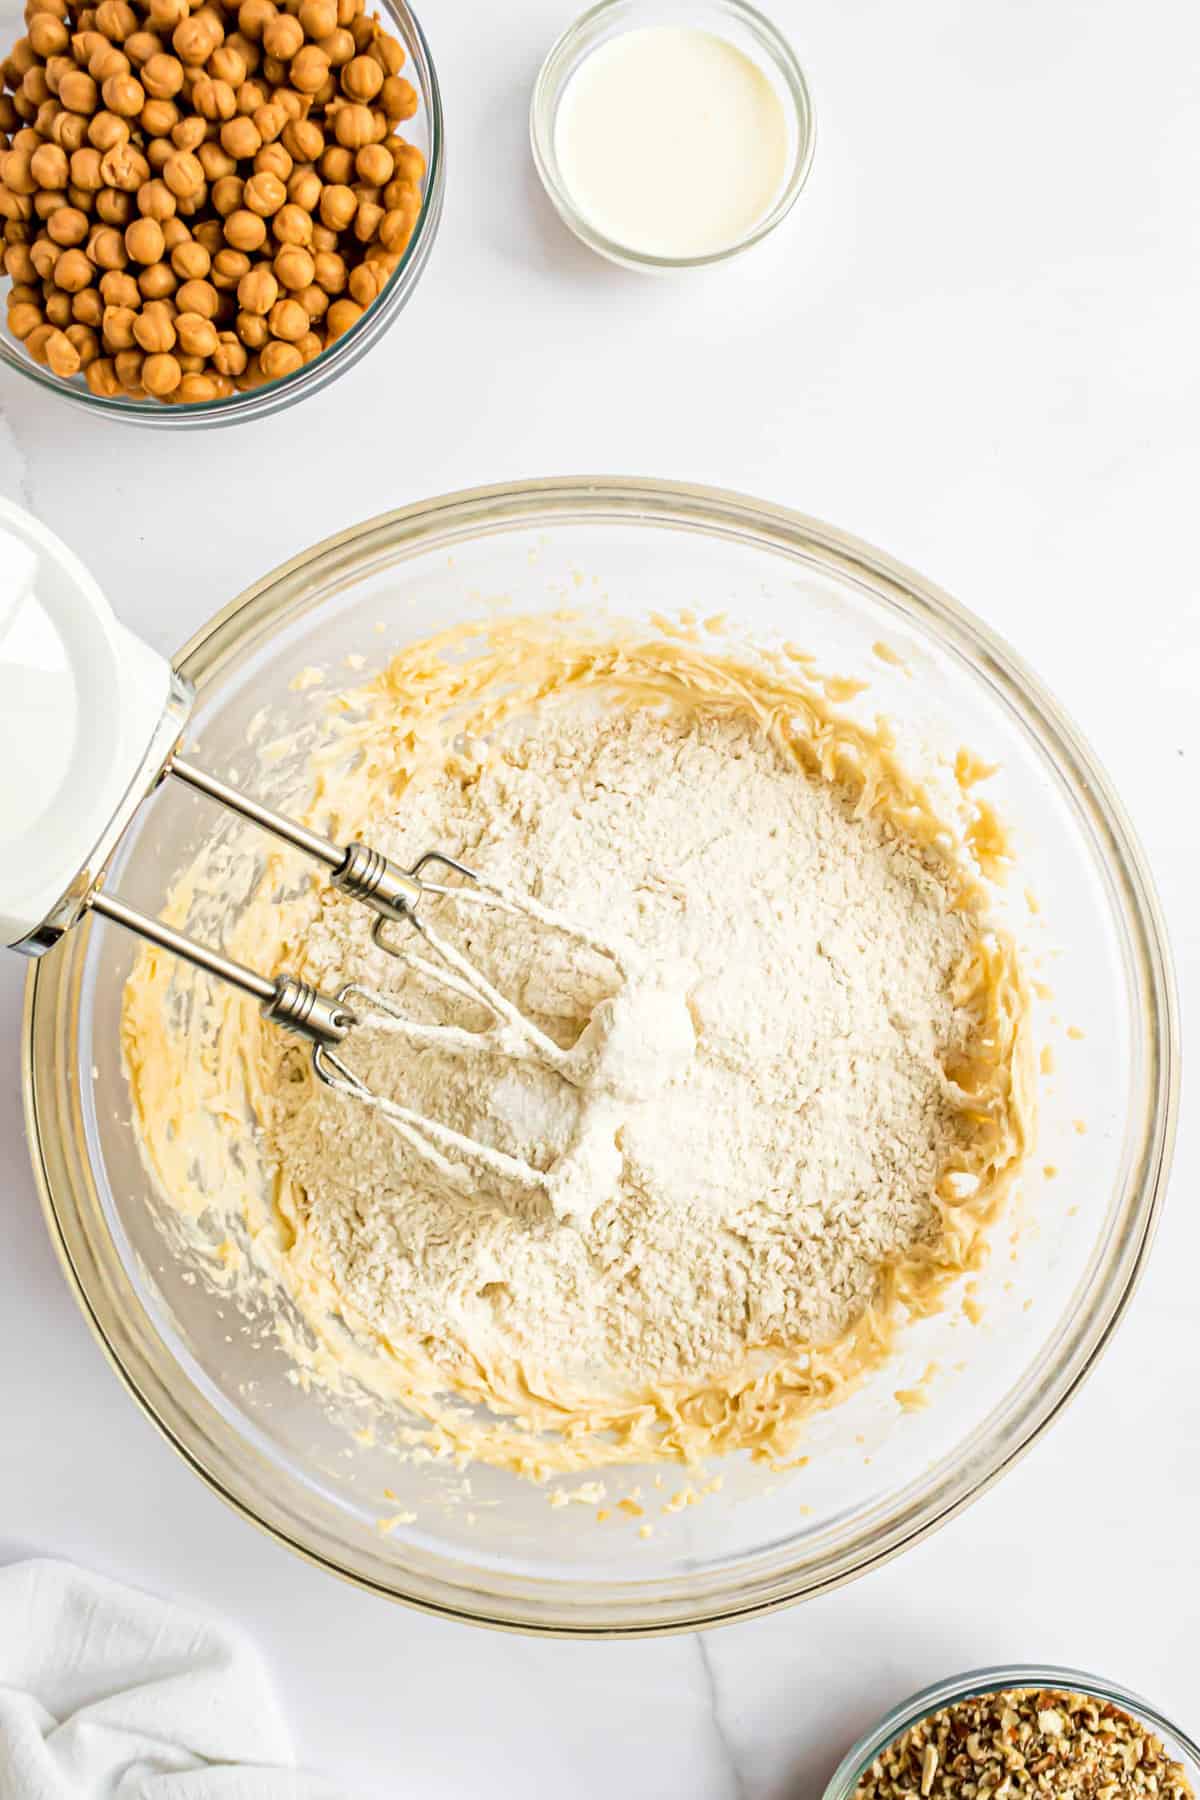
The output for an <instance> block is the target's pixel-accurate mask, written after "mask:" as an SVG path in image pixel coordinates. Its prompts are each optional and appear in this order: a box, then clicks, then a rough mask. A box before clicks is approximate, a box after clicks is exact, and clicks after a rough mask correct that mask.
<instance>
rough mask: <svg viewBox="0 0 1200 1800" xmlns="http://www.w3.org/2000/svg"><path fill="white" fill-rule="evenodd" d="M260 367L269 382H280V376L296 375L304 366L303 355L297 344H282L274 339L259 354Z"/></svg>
mask: <svg viewBox="0 0 1200 1800" xmlns="http://www.w3.org/2000/svg"><path fill="white" fill-rule="evenodd" d="M258 363H259V367H260V368H261V370H262V372H263V374H264V375H265V376H266V377H267V379H268V381H278V380H279V378H280V376H283V375H294V374H295V372H296V370H297V369H299V368H302V367H303V365H304V356H303V353H302V352H301V351H300V350H299V349H298V348H297V346H296V345H295V344H288V343H282V342H280V340H279V339H278V338H273V339H272V340H271V342H270V343H269V344H265V345H264V346H263V348H262V349H261V350H260V352H259V356H258Z"/></svg>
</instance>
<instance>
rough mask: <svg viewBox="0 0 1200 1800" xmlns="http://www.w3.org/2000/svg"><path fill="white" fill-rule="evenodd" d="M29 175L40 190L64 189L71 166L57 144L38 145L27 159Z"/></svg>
mask: <svg viewBox="0 0 1200 1800" xmlns="http://www.w3.org/2000/svg"><path fill="white" fill-rule="evenodd" d="M29 173H30V176H31V177H32V179H33V181H34V182H35V183H36V184H37V186H38V187H40V188H65V187H66V185H67V182H68V180H69V178H70V173H71V165H70V163H69V162H68V161H67V155H66V152H65V151H64V150H63V149H61V148H60V146H59V145H58V144H39V145H38V147H37V149H36V150H35V151H34V153H33V155H32V156H31V157H30V159H29Z"/></svg>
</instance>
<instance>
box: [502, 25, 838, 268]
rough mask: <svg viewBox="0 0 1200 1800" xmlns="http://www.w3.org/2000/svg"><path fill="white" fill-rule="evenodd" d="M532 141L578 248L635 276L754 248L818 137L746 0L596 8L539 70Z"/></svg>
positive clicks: (784, 206)
mask: <svg viewBox="0 0 1200 1800" xmlns="http://www.w3.org/2000/svg"><path fill="white" fill-rule="evenodd" d="M529 131H530V140H531V143H532V146H533V159H534V162H535V164H536V165H537V170H538V174H539V175H540V176H541V179H542V183H543V185H544V186H545V189H546V192H547V193H548V194H549V196H550V198H551V200H552V201H553V203H554V205H555V207H556V208H557V210H558V212H559V214H560V215H561V217H562V218H563V219H564V220H565V222H566V224H567V225H569V226H570V228H571V230H572V231H573V232H574V233H575V235H576V237H578V238H580V239H581V240H582V241H583V242H584V243H585V244H587V245H589V246H590V247H591V249H593V250H595V251H597V252H598V253H599V254H600V255H601V256H606V257H608V258H609V259H610V260H611V261H612V262H616V263H621V264H622V265H623V266H624V267H625V268H629V269H648V270H670V269H692V268H703V267H705V266H707V265H708V264H710V263H718V262H723V261H725V260H726V259H727V258H729V257H731V256H736V255H737V254H738V253H739V252H740V251H742V250H746V249H748V248H749V247H750V245H751V244H756V243H758V242H759V241H760V239H762V238H764V237H765V236H766V235H767V233H768V232H770V231H773V230H774V229H775V227H776V226H777V225H778V224H779V223H780V221H781V220H782V219H783V218H785V217H786V216H787V214H788V212H790V210H791V208H792V206H793V204H794V202H795V200H796V197H797V195H798V194H799V193H800V190H801V188H802V187H803V186H804V183H805V181H806V179H807V177H808V171H809V168H810V166H811V164H812V156H813V147H814V142H815V123H814V119H813V109H812V100H811V98H810V96H809V91H808V84H807V82H806V81H805V79H804V73H803V70H802V69H801V67H800V64H799V62H798V61H797V60H796V56H795V53H794V51H793V50H792V48H791V46H790V44H789V43H788V42H787V40H786V38H784V37H783V35H782V34H781V33H780V32H779V31H778V30H777V29H776V27H775V26H774V25H772V24H771V22H770V20H769V19H766V18H764V17H763V15H762V14H761V13H759V12H756V11H755V10H754V8H753V7H751V6H747V5H745V4H743V0H707V3H706V0H601V4H600V5H598V6H594V7H592V8H591V9H590V10H589V11H588V12H585V13H584V14H583V15H582V16H581V17H580V18H578V19H576V21H575V23H574V24H573V25H571V26H569V27H568V29H567V30H566V31H565V32H564V33H563V34H562V36H561V37H560V38H559V39H558V42H557V43H556V44H554V45H553V47H552V48H551V50H550V52H549V54H548V55H547V57H546V60H545V62H544V63H543V64H542V67H541V70H540V72H539V74H538V78H537V81H536V83H535V85H534V90H533V100H532V103H531V106H530V116H529Z"/></svg>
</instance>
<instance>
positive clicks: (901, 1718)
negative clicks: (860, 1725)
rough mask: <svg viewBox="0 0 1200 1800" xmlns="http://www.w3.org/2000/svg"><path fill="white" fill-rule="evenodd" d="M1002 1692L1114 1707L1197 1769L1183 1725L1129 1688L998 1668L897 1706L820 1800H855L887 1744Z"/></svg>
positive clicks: (1029, 1668)
mask: <svg viewBox="0 0 1200 1800" xmlns="http://www.w3.org/2000/svg"><path fill="white" fill-rule="evenodd" d="M1005 1688H1049V1689H1054V1690H1057V1691H1058V1692H1060V1693H1068V1694H1086V1695H1088V1697H1089V1698H1091V1699H1095V1700H1101V1701H1106V1702H1112V1703H1113V1704H1114V1705H1116V1706H1120V1707H1122V1708H1123V1709H1124V1711H1126V1712H1128V1713H1130V1714H1132V1715H1133V1716H1134V1717H1135V1718H1137V1719H1139V1720H1140V1721H1141V1722H1142V1723H1143V1724H1145V1725H1149V1726H1151V1728H1152V1729H1153V1730H1154V1731H1156V1732H1157V1733H1159V1735H1161V1736H1165V1737H1167V1738H1170V1739H1174V1741H1175V1742H1176V1743H1178V1744H1179V1745H1181V1746H1182V1748H1183V1750H1184V1753H1185V1754H1186V1755H1187V1756H1188V1757H1189V1758H1190V1759H1191V1761H1192V1762H1193V1763H1194V1764H1195V1766H1196V1768H1197V1769H1200V1744H1197V1742H1196V1741H1195V1739H1194V1738H1193V1737H1192V1736H1191V1735H1190V1733H1189V1732H1186V1731H1185V1730H1184V1729H1183V1727H1182V1726H1181V1725H1177V1724H1176V1723H1175V1721H1174V1720H1173V1719H1170V1718H1168V1717H1167V1715H1166V1714H1165V1713H1162V1712H1159V1710H1158V1708H1157V1707H1154V1706H1152V1705H1151V1704H1150V1702H1149V1701H1148V1700H1144V1699H1143V1698H1142V1696H1141V1695H1140V1694H1138V1693H1135V1692H1134V1691H1133V1690H1132V1689H1131V1688H1126V1687H1122V1686H1121V1684H1120V1683H1119V1682H1115V1681H1109V1680H1107V1679H1106V1678H1105V1677H1103V1676H1100V1675H1088V1674H1087V1673H1085V1671H1084V1670H1082V1669H1071V1668H1065V1667H1062V1666H1060V1665H1057V1664H1053V1663H998V1664H995V1665H993V1666H989V1667H986V1668H982V1669H969V1670H967V1671H966V1673H965V1674H962V1675H951V1676H947V1677H946V1678H945V1679H944V1680H942V1681H935V1682H933V1683H931V1685H930V1686H929V1687H926V1688H921V1689H920V1690H919V1691H918V1692H917V1693H915V1694H911V1695H910V1696H909V1697H908V1699H907V1700H901V1701H900V1702H899V1703H898V1704H897V1705H896V1706H893V1707H892V1708H891V1709H890V1710H889V1711H888V1712H886V1713H885V1714H884V1716H883V1718H882V1719H880V1720H879V1722H878V1724H877V1725H873V1726H872V1727H871V1729H870V1730H869V1731H867V1732H864V1733H863V1735H862V1737H860V1738H859V1740H858V1742H857V1743H856V1744H853V1745H852V1746H851V1748H850V1749H849V1750H848V1751H847V1752H846V1754H845V1756H844V1757H843V1758H842V1760H841V1762H840V1763H839V1764H838V1766H837V1768H836V1769H835V1770H834V1773H833V1775H832V1777H831V1779H830V1781H829V1784H828V1786H827V1787H826V1788H825V1791H824V1794H823V1796H822V1800H853V1795H854V1790H855V1789H856V1787H857V1786H858V1784H859V1782H860V1781H861V1780H862V1778H863V1776H864V1775H865V1774H866V1772H867V1770H868V1769H869V1768H870V1766H871V1764H872V1763H873V1762H874V1761H875V1758H876V1757H877V1756H878V1755H879V1754H880V1753H881V1752H882V1751H883V1750H886V1748H887V1747H888V1745H889V1744H891V1743H893V1742H894V1741H895V1740H896V1738H898V1737H901V1736H902V1735H903V1733H904V1732H906V1731H907V1730H909V1728H910V1727H911V1726H913V1725H915V1724H917V1722H918V1721H919V1720H920V1719H923V1718H926V1717H927V1716H928V1715H929V1714H930V1713H935V1712H939V1711H941V1709H942V1708H943V1707H946V1706H954V1705H956V1704H957V1703H958V1702H959V1701H960V1700H969V1699H971V1698H972V1697H973V1696H975V1695H980V1694H995V1693H999V1692H1001V1691H1002V1690H1003V1689H1005Z"/></svg>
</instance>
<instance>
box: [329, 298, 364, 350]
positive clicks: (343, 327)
mask: <svg viewBox="0 0 1200 1800" xmlns="http://www.w3.org/2000/svg"><path fill="white" fill-rule="evenodd" d="M365 310H366V309H365V308H364V307H361V306H359V304H358V302H357V301H356V300H335V301H334V302H333V304H332V306H331V307H330V308H329V311H328V312H327V313H326V315H325V323H326V325H327V326H328V328H329V338H330V342H332V341H333V339H334V338H340V337H342V336H343V335H344V334H345V333H346V332H347V331H349V329H350V327H351V326H352V325H355V324H357V322H358V320H359V319H361V318H362V316H363V313H364V311H365Z"/></svg>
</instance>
